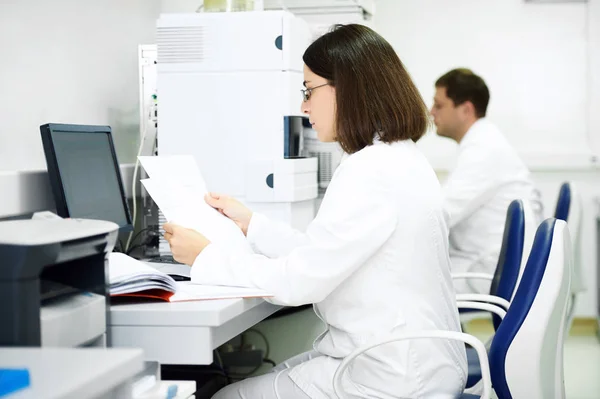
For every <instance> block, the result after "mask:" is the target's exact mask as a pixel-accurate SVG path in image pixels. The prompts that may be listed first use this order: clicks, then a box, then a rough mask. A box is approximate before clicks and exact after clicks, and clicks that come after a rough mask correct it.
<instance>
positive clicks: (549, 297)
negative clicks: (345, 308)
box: [333, 218, 572, 399]
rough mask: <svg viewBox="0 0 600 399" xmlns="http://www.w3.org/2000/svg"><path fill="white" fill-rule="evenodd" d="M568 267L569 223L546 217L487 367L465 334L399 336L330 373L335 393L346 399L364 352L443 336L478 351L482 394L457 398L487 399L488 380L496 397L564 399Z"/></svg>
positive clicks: (480, 347)
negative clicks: (346, 384) (350, 375)
mask: <svg viewBox="0 0 600 399" xmlns="http://www.w3.org/2000/svg"><path fill="white" fill-rule="evenodd" d="M571 268H572V250H571V243H570V236H569V230H568V228H567V224H566V222H564V221H562V220H556V219H554V218H551V219H547V220H546V221H544V222H543V223H542V224H541V225H540V227H539V228H538V230H537V233H536V236H535V240H534V243H533V247H532V249H531V253H530V256H529V258H528V261H527V266H526V267H525V271H524V273H523V276H522V279H521V283H520V285H519V287H518V288H517V292H516V294H515V296H514V298H513V301H512V303H511V305H510V307H509V309H508V312H506V315H505V316H504V317H503V320H502V322H501V323H500V326H499V328H498V331H497V332H496V335H495V336H494V339H493V341H492V344H491V347H490V353H489V369H488V367H487V366H488V363H487V362H488V355H487V354H486V352H485V347H483V345H482V344H481V342H480V341H478V340H475V341H473V340H472V339H471V338H472V337H470V336H469V335H467V334H464V333H458V332H449V331H422V332H412V333H406V334H399V335H396V336H391V337H387V338H385V339H382V340H381V341H379V342H375V343H372V344H370V345H368V346H365V347H363V348H359V349H357V350H355V351H354V352H352V353H351V354H350V355H348V356H347V357H346V358H345V359H344V360H343V361H342V363H341V364H340V366H339V367H338V369H337V371H336V373H335V376H334V381H333V387H334V390H335V393H336V395H337V396H338V397H339V398H342V399H343V398H344V391H343V384H342V382H343V377H344V372H345V370H346V369H347V368H348V366H349V365H350V364H351V363H352V361H353V360H354V359H355V358H356V357H358V356H360V355H361V354H363V353H364V352H366V351H368V350H370V349H372V348H375V347H377V346H381V345H385V344H388V343H392V342H396V341H401V340H409V339H434V338H435V339H440V338H441V339H455V340H462V341H465V342H468V343H469V344H471V345H472V346H473V347H474V348H475V349H476V350H477V354H478V356H479V359H480V363H481V367H482V392H481V393H480V394H471V393H466V394H464V395H463V396H462V397H461V398H464V399H467V398H485V399H487V398H489V397H490V393H491V391H490V380H489V379H490V378H491V381H492V383H493V388H494V393H495V394H496V395H497V397H498V398H499V399H513V398H518V399H520V398H528V399H548V398H552V399H564V398H565V390H564V378H563V374H564V372H563V347H564V339H565V336H566V323H565V321H566V317H567V304H568V298H569V295H570V292H571ZM487 305H488V306H490V307H495V306H496V305H492V304H487ZM502 313H503V311H502V309H500V308H499V307H497V314H498V315H499V316H501V315H502Z"/></svg>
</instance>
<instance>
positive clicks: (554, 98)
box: [374, 0, 592, 168]
mask: <svg viewBox="0 0 600 399" xmlns="http://www.w3.org/2000/svg"><path fill="white" fill-rule="evenodd" d="M586 11H587V6H586V5H585V4H583V3H570V4H530V3H525V2H524V1H523V0H493V1H480V0H457V1H453V2H451V4H448V2H446V1H444V0H419V1H418V2H416V1H407V0H380V1H378V2H377V12H376V15H375V21H374V25H375V27H376V28H377V30H378V32H379V33H381V34H382V35H383V36H384V37H386V38H387V39H388V40H389V41H390V43H391V44H392V45H393V46H394V48H395V49H396V51H397V52H398V54H399V55H400V58H401V59H402V61H403V62H404V63H405V64H406V66H407V68H408V70H409V72H410V73H411V75H412V76H413V78H414V80H415V82H416V84H417V86H418V87H419V89H420V90H421V93H422V94H423V96H424V98H425V100H426V101H427V103H428V105H431V102H432V98H433V94H434V91H435V90H434V82H435V80H436V79H437V78H438V77H440V76H441V75H442V74H443V73H445V72H447V71H449V70H450V69H452V68H456V67H461V66H465V67H469V68H471V69H473V70H474V71H475V72H476V73H478V74H479V75H481V76H482V77H483V78H484V79H485V80H486V82H487V83H488V85H489V87H490V91H491V101H490V106H489V109H488V111H489V112H488V115H489V117H490V118H491V119H493V120H494V121H495V122H496V123H497V124H498V125H499V126H500V127H501V128H502V130H503V131H504V132H505V134H506V135H507V137H508V138H509V139H510V140H511V141H512V142H513V144H514V145H515V147H516V148H517V149H518V150H519V152H521V153H522V154H523V156H524V158H525V159H526V161H527V162H528V163H529V164H531V165H538V166H543V167H547V166H551V167H555V166H556V165H557V164H563V165H565V166H572V165H576V166H581V165H583V166H587V165H589V164H590V162H591V161H590V159H591V156H592V151H591V149H590V146H589V140H588V120H587V108H586V105H587V102H586V101H587V85H588V77H587V67H588V66H587V52H586V49H587V31H586V19H587V12H586ZM422 146H423V147H424V150H425V151H426V152H427V153H428V154H429V155H431V157H432V158H434V160H433V162H434V165H435V166H436V167H441V168H446V167H448V166H449V165H451V159H452V158H451V157H449V156H448V153H449V150H451V149H452V148H453V145H451V144H450V143H449V142H446V141H445V140H443V139H440V138H437V137H435V136H434V135H430V136H428V137H427V138H426V139H425V140H424V141H423V144H422Z"/></svg>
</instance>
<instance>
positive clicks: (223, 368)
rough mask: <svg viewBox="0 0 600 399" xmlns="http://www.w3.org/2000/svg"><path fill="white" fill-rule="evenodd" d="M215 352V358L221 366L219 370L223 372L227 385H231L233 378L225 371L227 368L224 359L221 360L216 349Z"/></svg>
mask: <svg viewBox="0 0 600 399" xmlns="http://www.w3.org/2000/svg"><path fill="white" fill-rule="evenodd" d="M213 352H214V354H215V358H216V359H217V365H218V366H219V369H220V370H221V371H222V372H223V374H224V375H225V378H227V383H228V384H231V377H230V376H229V373H227V371H225V366H224V365H223V359H222V358H221V354H220V353H219V351H218V350H217V349H215V350H214V351H213Z"/></svg>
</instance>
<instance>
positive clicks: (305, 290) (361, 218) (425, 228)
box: [191, 141, 466, 399]
mask: <svg viewBox="0 0 600 399" xmlns="http://www.w3.org/2000/svg"><path fill="white" fill-rule="evenodd" d="M248 239H249V240H250V243H251V244H252V246H253V248H254V249H255V251H256V252H257V254H256V255H233V254H231V253H230V252H228V251H227V249H226V248H221V247H218V246H216V245H213V244H211V245H209V246H208V247H207V248H206V249H205V250H204V251H203V252H202V253H201V254H200V255H199V256H198V258H197V259H196V261H195V263H194V265H193V266H192V272H191V275H192V281H194V282H198V283H204V284H236V285H241V286H252V287H258V288H261V289H264V290H266V291H269V292H271V293H273V294H274V295H275V296H274V298H273V299H272V301H273V302H274V303H278V304H284V305H301V304H307V303H314V304H315V306H314V307H315V312H316V313H317V315H318V316H319V317H320V318H321V319H322V320H323V321H324V322H325V324H326V325H327V330H326V331H325V332H324V333H323V334H322V335H321V336H319V337H318V338H317V340H316V341H315V344H314V348H315V349H316V350H317V351H318V352H319V353H322V354H324V355H325V356H320V357H317V358H315V359H312V360H310V361H308V362H306V363H303V364H300V365H298V366H296V367H294V368H292V369H291V371H290V374H289V375H290V378H292V380H293V381H294V382H295V383H296V384H297V385H298V386H299V387H300V388H301V389H302V390H303V391H304V392H306V394H307V395H308V396H310V397H311V398H314V399H325V398H335V394H334V392H333V385H332V381H333V375H334V373H335V370H336V369H337V367H338V365H339V364H340V362H341V359H342V358H343V357H345V356H347V355H348V354H349V353H350V352H352V351H353V350H354V349H356V348H357V347H361V346H363V345H365V344H367V343H370V342H372V341H376V340H379V339H380V338H381V337H384V336H386V335H387V334H390V333H401V332H407V331H419V330H432V329H436V330H440V329H442V330H450V331H460V326H459V321H458V312H457V309H456V305H455V293H454V289H453V287H452V282H451V278H450V260H449V256H448V227H447V217H446V214H445V213H444V211H443V208H442V199H441V188H440V186H439V183H438V181H437V178H436V176H435V174H434V172H433V170H432V168H431V166H430V165H429V163H428V162H427V160H426V159H425V158H424V156H423V155H422V154H421V152H420V151H419V150H418V149H417V147H416V145H415V144H414V143H413V142H412V141H403V142H397V143H394V144H391V145H390V144H384V143H381V142H376V143H375V144H374V145H372V146H368V147H366V148H364V149H363V150H361V151H359V152H357V153H355V154H352V155H350V156H348V157H347V158H346V159H345V160H344V161H343V162H342V163H341V165H340V166H339V167H338V169H337V170H336V172H335V174H334V176H333V179H332V181H331V183H330V185H329V188H328V190H327V193H326V195H325V198H324V199H323V203H322V205H321V208H320V210H319V213H318V215H317V217H316V218H315V220H314V221H313V222H312V223H311V224H310V225H309V227H308V229H307V233H306V234H303V233H300V232H298V231H294V230H292V229H291V228H290V227H288V226H286V225H283V224H281V223H277V222H274V221H271V220H268V219H267V218H266V217H264V216H262V215H260V214H254V216H253V217H252V221H251V223H250V226H249V231H248ZM347 376H348V378H347V379H346V383H345V389H346V391H347V392H350V393H352V394H354V395H355V396H353V397H357V398H398V397H402V398H424V397H428V398H429V397H437V398H445V397H447V398H450V397H455V395H456V394H458V393H459V392H462V388H463V387H464V384H465V378H466V358H465V350H464V345H463V344H460V343H456V342H450V341H445V340H416V341H412V342H401V343H395V344H390V345H386V346H383V347H380V348H378V349H374V350H372V351H370V352H369V353H368V354H367V355H364V356H362V357H359V358H358V359H357V360H356V362H355V363H354V366H353V367H351V368H350V369H349V372H348V373H347Z"/></svg>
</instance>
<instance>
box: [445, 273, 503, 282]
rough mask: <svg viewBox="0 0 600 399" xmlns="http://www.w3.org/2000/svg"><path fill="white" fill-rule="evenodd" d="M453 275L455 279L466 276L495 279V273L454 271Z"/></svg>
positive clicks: (467, 277)
mask: <svg viewBox="0 0 600 399" xmlns="http://www.w3.org/2000/svg"><path fill="white" fill-rule="evenodd" d="M450 276H451V277H452V279H453V280H457V279H461V278H466V279H471V278H472V279H480V280H490V281H492V280H493V279H494V275H493V274H488V273H468V272H467V273H452V274H451V275H450Z"/></svg>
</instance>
